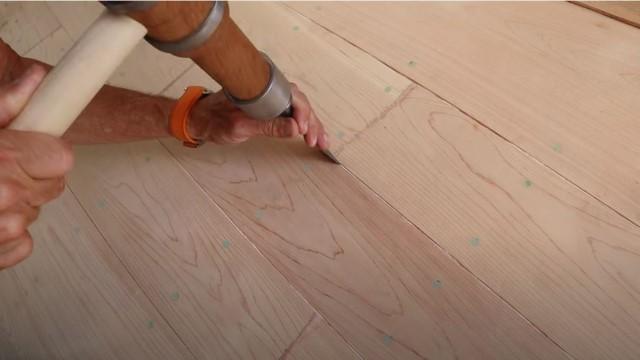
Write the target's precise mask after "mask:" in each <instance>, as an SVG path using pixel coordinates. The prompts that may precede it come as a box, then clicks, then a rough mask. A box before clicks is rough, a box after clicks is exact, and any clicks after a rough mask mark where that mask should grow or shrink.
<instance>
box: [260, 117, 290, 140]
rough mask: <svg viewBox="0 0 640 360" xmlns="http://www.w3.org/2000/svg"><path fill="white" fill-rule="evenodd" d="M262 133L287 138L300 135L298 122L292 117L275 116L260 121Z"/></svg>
mask: <svg viewBox="0 0 640 360" xmlns="http://www.w3.org/2000/svg"><path fill="white" fill-rule="evenodd" d="M258 124H260V128H261V134H262V135H265V136H270V137H279V138H287V137H294V136H298V134H299V133H300V131H299V128H298V123H296V121H295V120H294V119H292V118H275V119H271V120H266V121H259V122H258Z"/></svg>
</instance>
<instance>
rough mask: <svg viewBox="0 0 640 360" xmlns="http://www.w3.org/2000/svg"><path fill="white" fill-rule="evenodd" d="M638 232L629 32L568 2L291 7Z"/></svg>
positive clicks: (637, 79)
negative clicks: (470, 119) (631, 223)
mask: <svg viewBox="0 0 640 360" xmlns="http://www.w3.org/2000/svg"><path fill="white" fill-rule="evenodd" d="M288 5H289V6H291V7H294V8H295V9H296V10H298V11H300V12H301V13H303V14H304V15H306V16H308V17H309V18H311V19H313V20H314V21H317V22H318V23H320V24H321V25H322V26H325V27H327V28H330V29H331V31H332V32H335V33H336V34H338V35H340V36H342V37H344V38H345V39H347V40H348V41H350V42H352V43H354V44H355V45H357V46H359V47H360V48H362V49H363V50H364V51H367V52H369V53H370V54H371V55H373V56H375V57H376V58H378V59H380V60H381V61H382V62H384V63H385V64H388V65H389V66H391V67H393V68H394V69H395V70H397V71H398V72H400V73H402V74H405V75H406V76H408V77H409V78H411V79H413V80H414V81H416V82H418V83H420V84H421V85H423V86H424V87H426V88H428V89H430V90H432V91H434V92H435V93H437V94H438V95H439V96H441V97H443V98H445V99H446V100H447V101H448V102H450V103H452V104H454V105H455V106H457V107H459V108H460V109H462V110H463V111H464V112H465V113H467V114H469V115H470V116H472V117H474V118H475V119H477V120H478V121H479V122H481V123H482V124H484V125H486V126H488V127H490V128H491V129H493V130H494V131H496V132H498V133H499V134H500V135H501V136H503V137H505V138H506V139H508V140H509V141H511V142H513V143H515V144H516V145H517V146H518V147H520V148H522V149H524V150H525V151H526V152H527V153H529V154H531V155H532V156H534V157H535V158H537V159H538V160H540V161H541V162H543V163H544V164H545V165H547V166H550V167H551V168H552V169H554V170H555V171H557V172H559V173H560V174H562V175H563V176H564V177H566V178H567V179H569V180H570V181H571V182H573V183H575V184H577V185H578V186H579V187H581V188H583V189H585V190H586V191H587V192H589V193H590V194H593V195H594V196H595V197H597V198H598V199H600V200H602V201H603V202H605V203H606V204H608V205H609V206H611V207H613V208H615V209H616V211H618V212H620V213H622V214H623V215H624V216H626V217H628V218H629V219H631V220H632V221H634V222H635V223H636V224H640V181H638V178H640V162H639V161H637V159H638V158H640V143H639V142H638V141H637V138H638V135H639V134H640V123H639V122H638V121H637V118H638V116H637V114H640V101H638V99H639V98H640V75H639V74H640V61H638V59H639V58H638V46H637V44H639V43H640V32H639V31H638V30H637V29H634V28H632V27H629V26H627V25H625V24H621V23H619V22H617V21H615V20H612V19H609V18H606V17H603V16H601V15H599V14H596V13H594V12H592V11H589V10H586V9H584V8H581V7H579V6H575V5H573V4H569V3H563V2H553V3H511V4H506V3H500V4H497V3H493V4H488V3H484V4H480V3H475V4H473V3H446V2H444V3H406V4H403V6H397V5H396V4H391V3H368V4H363V3H358V4H355V3H331V4H329V3H322V4H320V3H319V4H309V3H305V4H302V3H291V4H288Z"/></svg>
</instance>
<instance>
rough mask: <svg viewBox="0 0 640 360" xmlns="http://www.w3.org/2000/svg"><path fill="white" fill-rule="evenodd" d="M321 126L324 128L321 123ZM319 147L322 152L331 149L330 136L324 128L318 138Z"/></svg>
mask: <svg viewBox="0 0 640 360" xmlns="http://www.w3.org/2000/svg"><path fill="white" fill-rule="evenodd" d="M320 125H321V126H322V123H320ZM318 147H319V148H320V149H321V150H328V149H329V135H328V134H327V132H326V131H325V130H324V126H322V128H321V131H320V135H319V136H318Z"/></svg>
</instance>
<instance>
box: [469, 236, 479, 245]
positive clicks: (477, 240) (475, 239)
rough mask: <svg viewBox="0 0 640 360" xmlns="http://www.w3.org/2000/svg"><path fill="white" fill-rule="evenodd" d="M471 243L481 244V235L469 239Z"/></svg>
mask: <svg viewBox="0 0 640 360" xmlns="http://www.w3.org/2000/svg"><path fill="white" fill-rule="evenodd" d="M469 244H471V246H479V245H480V238H479V237H477V236H476V237H474V238H472V239H471V240H469Z"/></svg>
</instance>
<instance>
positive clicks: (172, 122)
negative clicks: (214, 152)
mask: <svg viewBox="0 0 640 360" xmlns="http://www.w3.org/2000/svg"><path fill="white" fill-rule="evenodd" d="M209 94H211V91H209V90H208V89H206V88H204V87H202V86H189V87H187V88H186V89H185V90H184V94H182V96H181V97H180V98H179V99H178V100H177V101H176V104H175V105H174V106H173V109H172V110H171V115H170V116H169V132H170V133H171V135H173V136H174V137H175V138H177V139H178V140H181V141H182V144H183V145H184V146H186V147H190V148H196V147H198V146H200V145H202V144H204V139H198V138H194V137H193V136H191V134H189V121H191V110H192V109H193V107H194V106H195V104H196V103H197V102H198V100H200V99H202V98H203V97H205V96H207V95H209Z"/></svg>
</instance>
